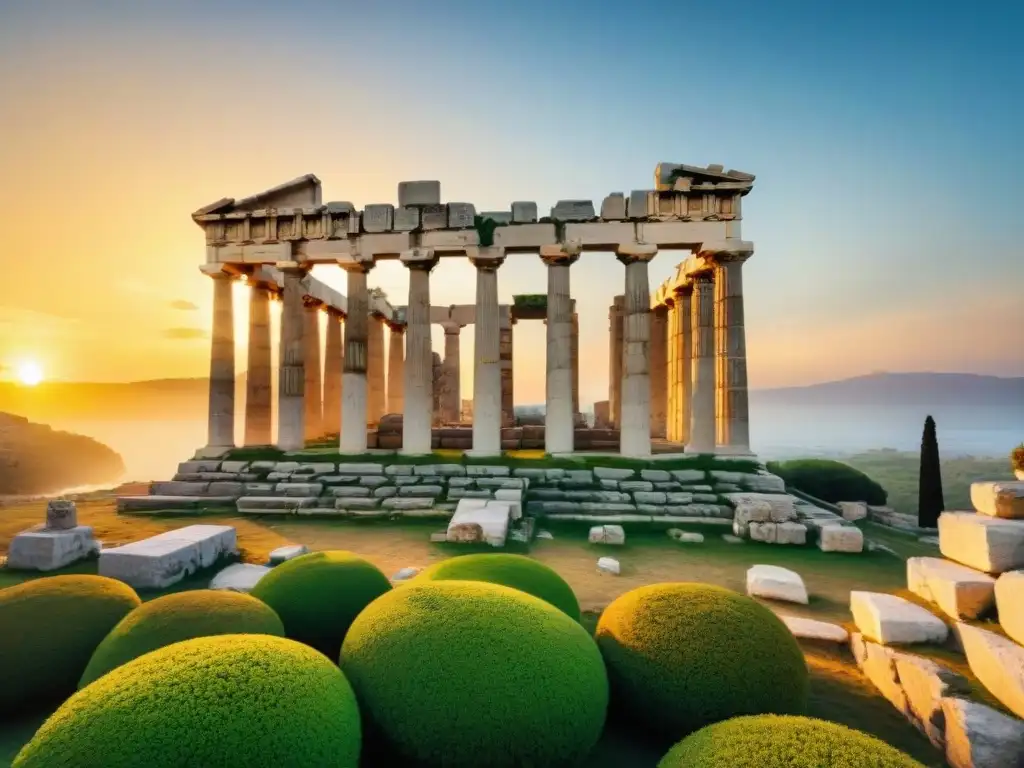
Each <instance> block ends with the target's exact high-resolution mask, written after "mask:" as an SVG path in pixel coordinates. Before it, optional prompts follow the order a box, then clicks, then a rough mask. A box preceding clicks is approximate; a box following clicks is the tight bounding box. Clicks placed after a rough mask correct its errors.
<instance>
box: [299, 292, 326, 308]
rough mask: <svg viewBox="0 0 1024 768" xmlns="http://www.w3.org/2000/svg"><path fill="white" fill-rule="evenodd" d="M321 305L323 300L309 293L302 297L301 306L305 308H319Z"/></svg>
mask: <svg viewBox="0 0 1024 768" xmlns="http://www.w3.org/2000/svg"><path fill="white" fill-rule="evenodd" d="M322 305H323V302H322V301H320V299H318V298H316V296H310V295H309V294H306V295H304V296H303V297H302V306H304V307H305V308H306V309H320V307H321V306H322Z"/></svg>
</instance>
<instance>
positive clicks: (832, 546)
mask: <svg viewBox="0 0 1024 768" xmlns="http://www.w3.org/2000/svg"><path fill="white" fill-rule="evenodd" d="M818 549H820V550H821V551H822V552H850V553H856V552H863V551H864V533H863V532H862V531H861V529H860V528H857V527H856V526H853V525H827V526H824V527H823V528H821V529H820V530H819V531H818Z"/></svg>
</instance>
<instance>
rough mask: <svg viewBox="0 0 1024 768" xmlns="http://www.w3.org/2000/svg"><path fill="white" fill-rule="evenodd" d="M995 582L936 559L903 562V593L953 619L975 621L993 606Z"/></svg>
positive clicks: (947, 561) (915, 559) (914, 558)
mask: <svg viewBox="0 0 1024 768" xmlns="http://www.w3.org/2000/svg"><path fill="white" fill-rule="evenodd" d="M995 586H996V580H995V579H993V578H992V577H991V576H989V575H988V574H987V573H981V572H980V571H976V570H974V569H973V568H968V567H967V566H966V565H959V564H958V563H954V562H951V561H949V560H943V559H942V558H939V557H911V558H909V559H908V560H907V589H909V590H910V591H911V592H913V593H914V594H915V595H917V596H918V597H921V598H923V599H925V600H927V601H928V602H930V603H935V605H937V606H938V607H939V608H941V609H942V611H943V612H944V613H945V614H946V615H948V616H951V617H952V618H954V619H976V618H978V617H979V616H981V615H982V614H983V613H985V612H986V611H987V610H988V609H989V608H991V607H992V605H993V604H994V603H995Z"/></svg>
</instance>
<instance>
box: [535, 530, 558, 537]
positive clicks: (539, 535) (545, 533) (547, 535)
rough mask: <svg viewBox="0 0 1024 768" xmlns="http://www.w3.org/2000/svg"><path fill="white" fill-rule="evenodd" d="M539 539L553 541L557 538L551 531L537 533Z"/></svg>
mask: <svg viewBox="0 0 1024 768" xmlns="http://www.w3.org/2000/svg"><path fill="white" fill-rule="evenodd" d="M537 538H538V539H553V538H555V537H554V536H552V535H551V531H537Z"/></svg>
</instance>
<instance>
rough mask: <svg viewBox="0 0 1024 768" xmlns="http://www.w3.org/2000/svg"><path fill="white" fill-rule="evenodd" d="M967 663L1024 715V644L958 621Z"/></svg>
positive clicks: (984, 683)
mask: <svg viewBox="0 0 1024 768" xmlns="http://www.w3.org/2000/svg"><path fill="white" fill-rule="evenodd" d="M956 630H957V634H958V635H959V637H960V644H961V645H962V646H963V649H964V655H965V656H967V664H968V665H969V666H970V668H971V672H973V673H974V676H975V677H977V678H978V680H980V681H981V684H982V685H984V686H985V687H986V688H988V690H989V692H990V693H991V694H992V695H993V696H995V697H996V698H997V699H999V701H1000V702H1002V703H1003V705H1005V706H1006V708H1007V709H1009V710H1010V711H1011V712H1013V713H1014V714H1015V715H1017V717H1022V718H1024V647H1021V646H1019V645H1017V644H1016V643H1015V642H1013V641H1012V640H1008V639H1006V638H1005V637H1002V636H1001V635H997V634H996V633H995V632H989V631H988V630H985V629H980V628H979V627H974V626H971V625H970V624H962V623H960V624H957V625H956Z"/></svg>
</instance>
